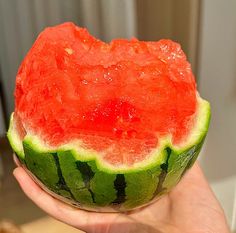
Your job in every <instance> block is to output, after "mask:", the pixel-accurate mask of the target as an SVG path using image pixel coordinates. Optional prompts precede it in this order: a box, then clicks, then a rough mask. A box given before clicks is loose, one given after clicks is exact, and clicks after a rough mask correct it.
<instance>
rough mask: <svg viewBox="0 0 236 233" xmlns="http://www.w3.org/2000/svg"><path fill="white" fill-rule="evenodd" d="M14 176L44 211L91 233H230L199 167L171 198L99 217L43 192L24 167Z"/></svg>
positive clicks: (184, 178) (100, 214) (97, 214)
mask: <svg viewBox="0 0 236 233" xmlns="http://www.w3.org/2000/svg"><path fill="white" fill-rule="evenodd" d="M13 174H14V176H15V178H16V179H17V181H18V183H19V184H20V186H21V188H22V189H23V191H24V192H25V194H26V195H27V196H28V197H29V198H30V199H31V200H32V201H33V202H34V203H35V204H36V205H38V206H39V207H40V208H41V209H43V210H44V211H45V212H47V213H48V214H49V215H51V216H53V217H54V218H56V219H58V220H60V221H62V222H64V223H67V224H69V225H71V226H74V227H76V228H78V229H80V230H83V231H85V232H88V233H91V232H93V233H128V232H136V233H141V232H150V233H151V232H156V233H159V232H160V233H162V232H163V233H229V228H228V226H227V223H226V219H225V215H224V212H223V210H222V208H221V206H220V205H219V203H218V201H217V200H216V198H215V196H214V194H213V192H212V191H211V189H210V187H209V184H208V183H207V181H206V179H205V177H204V175H203V173H202V171H201V168H200V167H199V165H198V164H197V163H195V165H194V166H193V167H192V168H191V169H190V170H189V171H188V172H187V173H186V174H185V176H184V177H183V178H182V180H181V181H180V183H179V184H178V185H177V186H176V187H175V188H174V189H173V190H172V191H171V192H170V193H169V194H167V195H164V196H163V197H162V198H160V200H158V201H157V202H155V203H154V204H151V205H149V206H147V207H144V208H141V209H138V210H135V211H131V212H128V213H95V212H88V211H84V210H80V209H77V208H74V207H71V206H69V205H67V204H64V203H62V202H61V201H59V200H56V199H54V198H53V197H51V196H50V195H49V194H47V193H46V192H44V191H43V190H42V189H41V188H39V187H38V185H36V183H35V182H34V181H33V180H32V179H31V178H30V176H29V175H28V174H27V173H26V172H25V170H24V169H23V168H22V167H18V168H16V169H15V170H14V172H13Z"/></svg>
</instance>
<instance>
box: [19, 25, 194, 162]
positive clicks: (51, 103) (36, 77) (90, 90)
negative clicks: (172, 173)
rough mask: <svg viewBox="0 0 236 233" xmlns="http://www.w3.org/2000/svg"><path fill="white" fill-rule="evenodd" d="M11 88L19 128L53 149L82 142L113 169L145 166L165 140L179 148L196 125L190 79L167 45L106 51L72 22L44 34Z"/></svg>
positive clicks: (128, 43)
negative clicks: (37, 137) (137, 163)
mask: <svg viewBox="0 0 236 233" xmlns="http://www.w3.org/2000/svg"><path fill="white" fill-rule="evenodd" d="M16 84H17V85H16V91H15V97H16V98H15V99H16V109H15V114H16V115H17V118H18V121H20V122H21V125H22V126H21V128H22V127H23V128H24V129H25V131H26V132H30V133H33V134H37V135H39V136H40V138H41V139H42V140H43V141H44V142H45V143H46V144H48V145H50V146H60V145H62V144H65V143H67V142H70V141H73V140H74V139H80V140H82V142H83V144H82V146H83V147H84V148H86V149H87V148H88V149H94V150H96V151H98V152H101V156H103V157H104V159H105V160H107V161H108V162H109V163H111V164H117V165H119V164H128V165H131V164H133V163H135V162H138V161H142V160H143V159H145V158H146V157H147V156H148V154H149V153H150V152H151V151H152V150H153V149H154V148H156V147H157V146H158V142H159V141H160V138H162V137H165V136H168V135H171V136H172V142H173V144H176V145H177V144H179V143H180V142H182V141H184V140H185V139H186V137H187V136H188V133H189V132H190V131H191V128H192V127H193V125H194V119H195V113H196V106H197V100H196V93H197V92H196V84H195V80H194V76H193V74H192V71H191V67H190V64H189V63H188V62H187V60H186V56H185V54H184V52H183V51H182V50H181V48H180V46H179V44H177V43H175V42H173V41H170V40H160V41H157V42H143V41H138V40H137V39H132V40H125V39H116V40H113V41H111V42H110V43H109V44H107V43H104V42H102V41H100V40H98V39H95V38H94V37H93V36H91V35H90V34H89V33H88V32H87V30H86V29H82V28H79V27H77V26H75V25H74V24H72V23H65V24H62V25H59V26H56V27H52V28H47V29H46V30H44V31H43V32H42V33H41V34H40V36H39V37H38V39H37V40H36V42H35V44H34V45H33V47H32V48H31V50H30V51H29V53H28V54H27V56H26V58H25V59H24V61H23V63H22V64H21V67H20V69H19V71H18V75H17V83H16ZM21 131H22V129H21Z"/></svg>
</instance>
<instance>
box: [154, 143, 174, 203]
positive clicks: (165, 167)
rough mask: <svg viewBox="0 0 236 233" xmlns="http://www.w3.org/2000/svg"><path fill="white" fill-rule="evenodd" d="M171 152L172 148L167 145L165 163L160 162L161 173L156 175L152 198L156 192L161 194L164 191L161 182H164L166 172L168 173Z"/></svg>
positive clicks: (156, 194) (155, 195)
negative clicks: (156, 181) (156, 180)
mask: <svg viewBox="0 0 236 233" xmlns="http://www.w3.org/2000/svg"><path fill="white" fill-rule="evenodd" d="M171 152H172V150H171V149H170V148H169V147H167V148H166V149H165V153H166V155H167V158H166V161H165V163H162V164H161V166H160V167H161V169H162V171H161V174H160V175H159V176H158V183H157V187H156V190H155V192H154V193H153V196H152V199H154V198H155V197H157V196H158V194H161V193H162V192H163V191H165V188H163V183H164V181H165V179H166V176H167V173H168V166H169V159H170V156H171Z"/></svg>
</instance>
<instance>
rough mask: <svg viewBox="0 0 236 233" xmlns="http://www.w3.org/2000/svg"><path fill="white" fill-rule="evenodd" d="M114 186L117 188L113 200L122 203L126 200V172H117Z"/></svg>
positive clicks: (117, 203) (114, 202) (115, 202)
mask: <svg viewBox="0 0 236 233" xmlns="http://www.w3.org/2000/svg"><path fill="white" fill-rule="evenodd" d="M114 187H115V189H116V190H117V192H116V199H115V200H114V201H113V202H112V204H115V205H120V204H122V203H124V202H125V201H126V194H125V188H126V182H125V176H124V174H117V175H116V179H115V181H114Z"/></svg>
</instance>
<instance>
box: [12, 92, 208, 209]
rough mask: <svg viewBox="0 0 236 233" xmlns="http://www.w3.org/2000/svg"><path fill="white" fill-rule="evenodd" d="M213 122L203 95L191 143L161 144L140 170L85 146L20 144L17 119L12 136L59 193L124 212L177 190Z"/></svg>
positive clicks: (16, 148)
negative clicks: (115, 162)
mask: <svg viewBox="0 0 236 233" xmlns="http://www.w3.org/2000/svg"><path fill="white" fill-rule="evenodd" d="M209 121H210V105H209V103H208V102H207V101H205V100H203V99H201V98H200V97H198V112H197V117H196V122H195V126H194V128H193V129H192V130H191V133H190V135H189V137H188V139H187V141H186V142H185V143H182V145H181V144H180V145H178V146H173V145H172V144H171V139H170V138H165V139H163V140H162V141H161V142H160V145H159V148H158V149H157V150H156V151H154V152H153V153H152V155H151V156H150V158H148V159H146V160H145V161H142V162H139V163H136V164H134V166H132V168H131V167H127V166H123V167H114V166H112V165H110V164H108V163H106V162H105V161H104V160H102V159H101V158H100V157H99V155H98V154H96V152H94V151H91V150H90V151H85V150H82V149H81V148H79V142H73V143H69V144H66V145H63V146H61V147H59V148H57V149H55V148H50V147H47V146H45V145H43V143H42V142H40V139H39V138H38V137H36V136H32V135H31V136H29V135H26V137H25V138H24V139H23V142H21V141H20V138H19V137H18V135H17V132H16V130H15V127H14V122H13V117H11V123H10V127H9V131H8V138H9V141H10V144H11V146H12V148H13V150H14V151H15V152H16V154H17V156H18V157H19V159H20V160H21V161H22V163H24V164H25V166H26V167H27V169H29V170H30V171H31V172H32V173H33V174H34V176H36V177H37V179H39V180H40V182H41V183H43V184H44V185H45V186H46V187H47V188H48V189H49V190H51V191H52V192H55V193H56V194H58V195H60V196H63V197H64V198H67V199H68V200H72V201H73V202H74V201H75V202H78V203H80V205H81V206H82V208H85V209H91V208H92V209H95V210H96V208H97V207H107V206H112V207H114V209H118V210H119V211H124V210H130V209H133V208H136V207H139V206H143V205H145V204H146V203H149V202H150V201H152V200H155V199H156V198H158V197H159V196H160V195H162V194H164V193H166V192H168V191H169V190H171V188H172V187H174V186H175V185H176V184H177V183H178V182H179V180H180V179H181V177H182V176H183V174H184V173H185V172H186V170H187V169H188V168H190V167H191V166H192V164H193V163H194V161H195V160H196V158H197V156H198V154H199V152H200V149H201V147H202V144H203V142H204V139H205V136H206V133H207V131H208V127H209Z"/></svg>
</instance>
